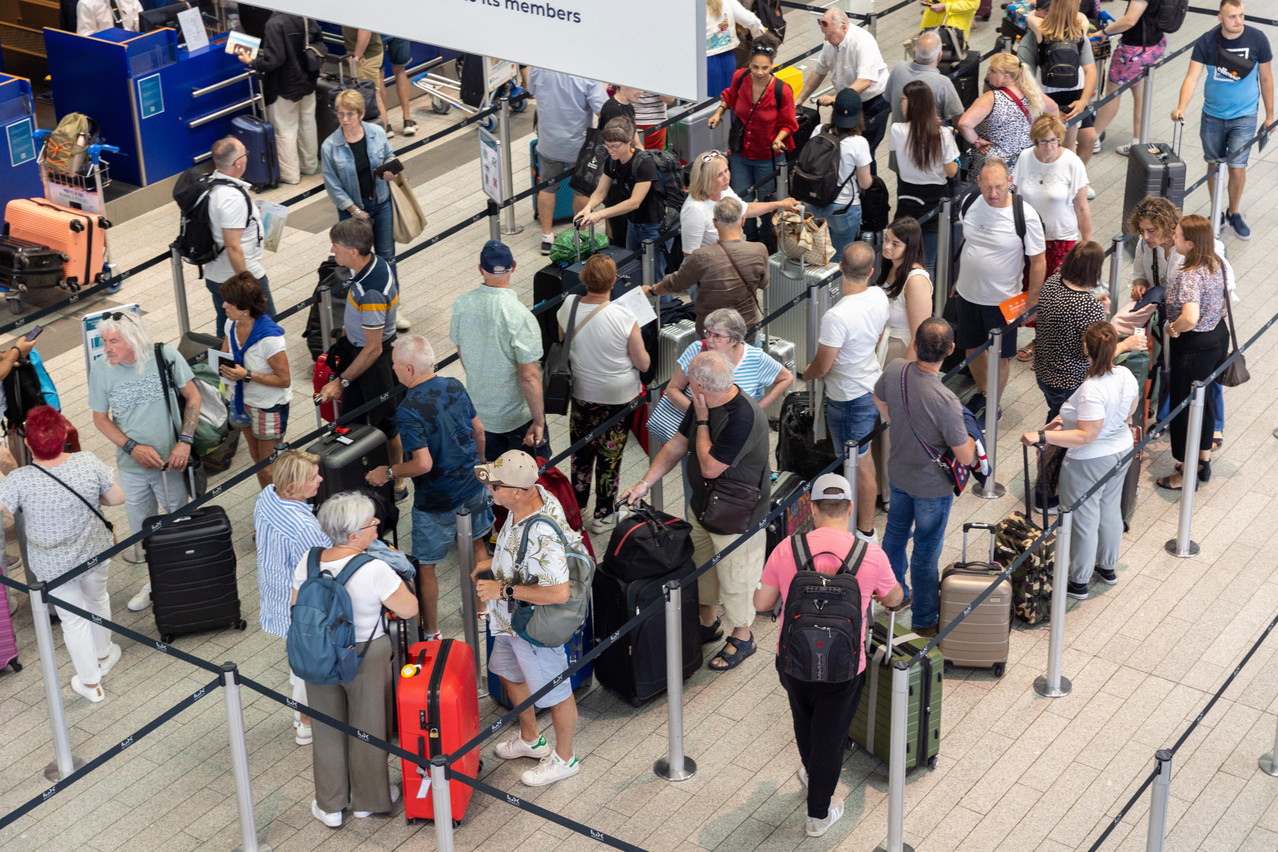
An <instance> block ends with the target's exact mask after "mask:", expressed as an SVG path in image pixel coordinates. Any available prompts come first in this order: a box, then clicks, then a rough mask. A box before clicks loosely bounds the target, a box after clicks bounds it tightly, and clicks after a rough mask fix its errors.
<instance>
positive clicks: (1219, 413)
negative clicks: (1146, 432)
mask: <svg viewBox="0 0 1278 852" xmlns="http://www.w3.org/2000/svg"><path fill="white" fill-rule="evenodd" d="M1207 396H1209V397H1211V401H1212V410H1213V411H1214V412H1215V413H1216V418H1215V423H1213V424H1212V426H1213V428H1212V431H1213V432H1224V431H1225V392H1224V391H1223V390H1221V388H1220V383H1219V382H1212V383H1211V384H1210V385H1208V386H1207ZM1169 411H1171V402H1170V401H1167V400H1164V401H1163V404H1162V405H1160V406H1158V413H1157V414H1155V415H1154V419H1155V420H1162V419H1163V418H1164V417H1166V416H1167V412H1169ZM1204 425H1206V424H1204Z"/></svg>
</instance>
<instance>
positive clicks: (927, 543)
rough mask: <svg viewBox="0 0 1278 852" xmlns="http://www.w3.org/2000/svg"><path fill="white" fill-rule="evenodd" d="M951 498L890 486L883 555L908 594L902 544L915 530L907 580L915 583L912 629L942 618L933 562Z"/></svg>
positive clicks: (937, 557) (941, 539)
mask: <svg viewBox="0 0 1278 852" xmlns="http://www.w3.org/2000/svg"><path fill="white" fill-rule="evenodd" d="M953 503H954V497H953V496H952V495H949V494H947V495H945V496H944V497H913V496H911V495H910V494H908V493H907V492H905V491H902V490H901V489H900V488H898V487H897V485H896V483H895V482H893V483H892V499H891V501H890V502H889V503H888V516H887V526H886V527H885V528H884V530H883V552H884V553H886V554H887V558H888V561H889V562H891V563H892V573H893V574H895V575H896V579H897V582H899V583H900V584H901V588H902V589H904V590H905V593H906V594H907V595H908V594H909V593H910V586H909V585H908V584H907V583H906V582H905V568H906V561H905V543H906V542H907V541H909V540H910V537H911V536H910V528H911V526H912V527H913V528H914V535H913V538H914V550H913V552H912V553H911V554H910V561H909V568H910V580H911V581H912V582H913V583H914V603H913V604H912V605H911V608H912V610H913V615H912V616H911V618H910V624H911V626H913V627H930V626H932V625H933V624H936V623H937V621H938V620H939V619H940V617H941V610H940V581H939V579H938V578H937V571H936V563H937V561H938V559H939V558H940V555H941V545H942V544H943V543H944V541H945V525H946V524H947V523H948V522H949V520H950V506H951V505H953Z"/></svg>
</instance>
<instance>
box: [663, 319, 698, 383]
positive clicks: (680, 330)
mask: <svg viewBox="0 0 1278 852" xmlns="http://www.w3.org/2000/svg"><path fill="white" fill-rule="evenodd" d="M696 339H697V324H696V323H695V322H693V321H692V320H687V319H686V320H679V321H678V322H675V323H671V324H670V325H663V326H662V327H661V334H660V335H659V340H658V342H657V383H658V384H662V383H664V382H665V381H667V380H668V379H669V378H670V377H671V376H673V375H674V370H675V364H677V363H678V362H679V356H680V355H682V354H683V350H685V349H687V348H688V347H689V346H691V345H692V342H693V341H694V340H696Z"/></svg>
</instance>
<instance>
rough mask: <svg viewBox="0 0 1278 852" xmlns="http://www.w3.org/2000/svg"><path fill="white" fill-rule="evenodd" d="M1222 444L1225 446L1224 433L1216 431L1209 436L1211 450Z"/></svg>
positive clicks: (1217, 448)
mask: <svg viewBox="0 0 1278 852" xmlns="http://www.w3.org/2000/svg"><path fill="white" fill-rule="evenodd" d="M1223 446H1225V433H1223V432H1217V433H1216V434H1214V435H1212V436H1211V448H1212V449H1213V450H1219V449H1220V448H1221V447H1223Z"/></svg>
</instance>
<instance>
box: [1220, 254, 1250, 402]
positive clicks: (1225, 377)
mask: <svg viewBox="0 0 1278 852" xmlns="http://www.w3.org/2000/svg"><path fill="white" fill-rule="evenodd" d="M1222 275H1223V270H1222ZM1229 302H1230V298H1229V289H1228V288H1225V316H1226V317H1227V319H1228V322H1229V342H1230V343H1231V344H1232V347H1233V348H1232V349H1231V350H1230V353H1229V354H1230V355H1231V356H1232V355H1235V354H1236V355H1237V356H1238V357H1236V358H1234V360H1233V361H1231V362H1229V366H1228V367H1226V368H1225V370H1224V372H1222V373H1221V374H1220V378H1219V379H1217V381H1219V382H1220V383H1221V384H1222V385H1224V386H1225V387H1227V388H1236V387H1238V386H1239V385H1242V384H1246V383H1247V381H1248V380H1249V379H1250V378H1251V373H1249V372H1247V358H1246V356H1244V355H1243V354H1242V352H1239V351H1238V331H1237V330H1236V329H1235V328H1234V309H1233V307H1232V306H1231V305H1230V304H1229Z"/></svg>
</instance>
